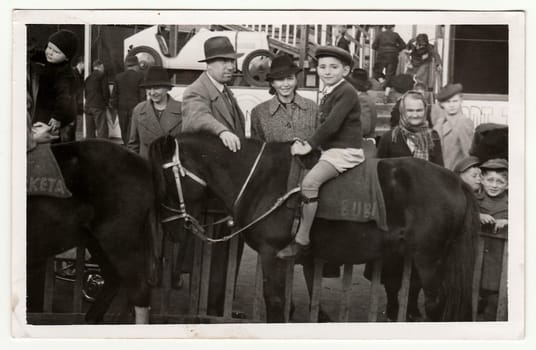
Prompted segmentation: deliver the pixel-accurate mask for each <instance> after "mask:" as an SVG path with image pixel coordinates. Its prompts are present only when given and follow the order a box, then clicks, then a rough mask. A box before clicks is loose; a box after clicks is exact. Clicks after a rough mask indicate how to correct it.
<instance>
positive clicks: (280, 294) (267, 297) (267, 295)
mask: <svg viewBox="0 0 536 350" xmlns="http://www.w3.org/2000/svg"><path fill="white" fill-rule="evenodd" d="M259 254H260V255H261V260H262V275H263V291H264V302H265V304H266V321H267V322H269V323H282V322H285V317H284V310H285V277H286V269H287V264H288V262H286V261H284V260H282V259H278V258H277V257H276V254H277V250H275V249H271V248H265V249H263V250H261V251H260V252H259Z"/></svg>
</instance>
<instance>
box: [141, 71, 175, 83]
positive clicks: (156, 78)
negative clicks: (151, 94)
mask: <svg viewBox="0 0 536 350" xmlns="http://www.w3.org/2000/svg"><path fill="white" fill-rule="evenodd" d="M140 86H141V87H151V86H164V87H168V88H170V87H172V86H173V85H172V84H171V82H170V81H169V75H168V73H167V71H166V70H165V69H164V68H163V67H160V66H150V67H149V68H148V69H147V71H146V72H145V76H144V79H143V83H142V84H140Z"/></svg>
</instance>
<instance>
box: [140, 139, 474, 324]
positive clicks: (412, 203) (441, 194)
mask: <svg viewBox="0 0 536 350" xmlns="http://www.w3.org/2000/svg"><path fill="white" fill-rule="evenodd" d="M178 143H179V145H180V160H181V162H182V165H183V166H184V168H185V169H187V170H188V171H190V172H191V173H193V174H195V175H196V176H198V177H199V178H201V179H203V180H204V181H205V182H206V183H207V184H208V188H209V189H210V190H211V191H213V192H214V193H215V194H216V195H217V196H218V197H219V198H220V199H221V200H222V201H223V202H224V204H225V206H226V208H227V209H228V211H229V213H230V214H231V215H232V216H233V217H234V219H235V222H236V227H238V228H240V227H244V226H245V225H247V224H248V223H250V222H252V221H253V220H255V219H256V218H258V217H259V216H261V215H262V214H263V213H265V212H266V211H267V210H268V209H269V208H271V207H272V205H273V204H274V203H275V202H276V201H277V200H278V198H280V197H281V196H283V195H284V194H285V193H286V191H287V188H286V187H287V177H288V174H289V170H290V164H291V155H290V151H289V149H290V144H289V143H273V144H267V145H266V148H265V150H264V153H263V154H262V157H261V158H260V160H259V162H258V166H257V167H256V169H255V171H254V172H253V173H252V176H251V180H250V181H249V182H248V184H247V186H246V188H245V190H244V191H243V194H242V196H241V199H240V201H239V202H238V203H235V201H236V198H237V196H238V194H239V193H240V192H241V189H242V187H243V184H244V182H245V181H246V178H247V177H248V175H249V174H250V170H251V168H252V167H253V164H254V162H255V159H256V158H257V155H258V154H259V151H260V149H261V146H262V144H261V142H259V141H256V140H243V144H242V149H241V150H240V151H239V152H236V153H232V152H230V151H228V150H227V149H226V148H225V147H224V146H223V145H222V143H221V141H220V140H219V138H217V137H214V136H211V135H207V134H204V133H198V134H183V135H180V136H179V137H178ZM174 152H175V139H174V138H172V137H163V138H160V139H158V140H157V141H155V142H154V143H153V145H152V146H151V148H150V159H151V162H152V166H153V171H154V172H155V181H156V185H157V186H158V187H159V188H160V191H159V193H158V197H159V198H158V200H160V201H161V202H162V203H164V204H165V205H167V206H172V207H175V208H177V207H178V199H177V198H178V197H177V189H176V185H175V180H174V177H173V175H172V172H171V170H169V169H166V170H164V169H163V168H162V164H164V163H168V162H170V161H171V158H172V156H173V154H174ZM378 172H379V180H380V185H381V188H382V191H383V195H384V199H385V204H386V209H387V219H388V226H389V231H388V232H385V231H381V230H379V229H378V228H377V227H376V225H375V224H374V223H371V222H366V223H356V222H350V221H329V220H323V219H316V220H315V222H314V225H313V228H312V232H311V240H312V253H313V254H312V255H313V256H314V257H318V258H321V259H324V260H326V261H328V262H330V263H333V264H346V263H351V264H361V263H365V262H368V261H373V260H376V259H380V258H382V257H385V256H390V255H391V254H394V253H396V254H409V255H410V256H411V258H412V260H413V263H414V266H415V268H416V272H417V273H418V274H419V277H420V279H421V281H422V286H423V289H424V293H425V309H426V316H427V317H428V319H429V320H434V321H439V320H442V321H468V320H471V291H472V290H471V288H472V271H473V261H474V239H475V237H476V234H477V232H478V228H479V220H478V208H477V204H476V201H475V199H474V197H473V195H472V193H471V191H470V189H469V188H467V186H466V185H464V184H463V183H462V182H461V180H460V179H459V178H458V177H457V176H456V175H454V174H453V173H452V172H450V171H448V170H446V169H443V168H441V167H439V166H436V165H434V164H431V163H429V162H426V161H423V160H419V159H413V158H392V159H385V160H381V161H380V162H379V164H378ZM181 182H182V184H181V185H182V191H183V194H184V200H185V203H186V211H187V212H189V213H190V214H193V212H191V210H193V209H194V208H195V207H196V206H198V205H199V202H201V201H203V196H204V193H205V192H206V188H204V187H203V186H202V185H201V184H199V183H198V182H196V181H194V180H192V178H190V177H188V176H184V177H181ZM292 221H293V210H291V209H289V208H287V206H285V205H282V206H280V207H279V208H278V209H276V210H275V211H273V212H272V213H271V214H270V215H268V216H267V217H266V218H264V219H263V220H262V221H260V222H258V223H257V224H255V225H253V226H252V227H251V228H249V229H248V230H246V231H244V232H243V233H242V235H243V237H244V239H245V241H246V243H247V244H248V245H250V246H251V247H252V248H253V249H254V250H256V251H257V252H258V253H259V254H260V257H261V260H262V268H263V276H264V298H265V302H266V308H267V320H268V322H283V320H284V318H283V309H284V305H285V293H284V283H285V263H284V262H283V261H281V260H280V259H277V258H276V253H277V252H278V251H279V250H280V249H281V248H283V247H284V246H285V245H286V244H288V243H289V241H290V240H291V226H292ZM182 224H183V222H180V221H176V222H175V223H174V225H175V226H176V227H175V228H177V227H179V228H181V229H182V231H185V230H184V228H185V227H184V225H182ZM186 228H188V227H186ZM183 234H184V232H183ZM303 263H304V272H305V277H306V280H307V282H308V283H310V282H311V279H312V273H311V272H310V271H311V269H310V268H309V267H310V266H311V263H312V258H309V259H305V261H303Z"/></svg>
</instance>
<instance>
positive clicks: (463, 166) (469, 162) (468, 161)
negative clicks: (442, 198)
mask: <svg viewBox="0 0 536 350" xmlns="http://www.w3.org/2000/svg"><path fill="white" fill-rule="evenodd" d="M478 164H480V160H479V159H478V158H477V157H475V156H469V157H467V158H464V159H462V160H460V161H459V162H458V163H457V164H456V166H454V172H455V173H459V174H461V173H463V172H464V171H466V170H467V169H469V168H472V167H474V166H477V165H478Z"/></svg>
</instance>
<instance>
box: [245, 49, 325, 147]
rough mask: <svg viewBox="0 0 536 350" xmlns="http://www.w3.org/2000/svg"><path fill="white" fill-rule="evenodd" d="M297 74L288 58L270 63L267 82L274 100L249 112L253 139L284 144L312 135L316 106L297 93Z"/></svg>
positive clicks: (315, 118) (278, 58)
mask: <svg viewBox="0 0 536 350" xmlns="http://www.w3.org/2000/svg"><path fill="white" fill-rule="evenodd" d="M299 70H300V68H299V67H298V66H296V65H295V64H294V62H292V59H291V58H290V57H289V56H287V55H283V56H278V57H276V58H274V59H273V61H272V64H271V67H270V73H269V74H268V76H267V80H268V81H269V82H270V91H269V92H270V94H272V95H274V97H272V98H271V99H269V100H268V101H265V102H263V103H260V104H259V105H257V106H255V107H254V108H253V110H252V111H251V137H252V138H257V139H260V140H262V141H265V142H286V141H292V140H294V139H296V138H299V139H302V140H305V139H307V138H309V137H311V136H312V135H313V133H314V131H315V130H316V127H317V125H318V121H317V120H318V105H317V104H316V103H315V102H313V101H311V100H309V99H307V98H304V97H302V96H300V95H299V94H298V93H297V92H296V88H297V85H298V80H297V79H296V74H297V72H298V71H299Z"/></svg>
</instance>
